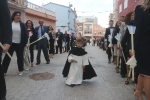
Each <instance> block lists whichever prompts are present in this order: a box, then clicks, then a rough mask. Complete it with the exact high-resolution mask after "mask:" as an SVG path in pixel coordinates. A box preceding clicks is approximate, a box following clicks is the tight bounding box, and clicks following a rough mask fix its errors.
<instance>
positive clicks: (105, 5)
mask: <svg viewBox="0 0 150 100" xmlns="http://www.w3.org/2000/svg"><path fill="white" fill-rule="evenodd" d="M28 1H29V2H32V3H34V4H37V5H40V6H41V5H42V3H43V4H47V3H49V2H53V3H57V4H61V5H65V6H69V2H70V4H72V5H73V7H72V8H75V9H76V11H77V15H78V16H93V15H94V16H96V17H98V23H99V24H100V25H102V26H103V27H107V26H108V16H109V14H110V13H111V12H113V0H28ZM106 11H107V12H106ZM99 12H102V13H99Z"/></svg>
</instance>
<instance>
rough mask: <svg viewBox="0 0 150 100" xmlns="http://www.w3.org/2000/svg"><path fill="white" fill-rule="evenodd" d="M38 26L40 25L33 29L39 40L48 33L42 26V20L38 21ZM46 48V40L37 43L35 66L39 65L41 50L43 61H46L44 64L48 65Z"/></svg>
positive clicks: (45, 27) (46, 28)
mask: <svg viewBox="0 0 150 100" xmlns="http://www.w3.org/2000/svg"><path fill="white" fill-rule="evenodd" d="M39 24H40V26H38V27H36V28H35V32H36V35H37V38H41V37H42V36H43V35H44V33H48V27H47V26H44V25H43V24H44V21H43V19H40V20H39ZM47 46H48V40H47V38H44V39H42V40H40V41H38V42H37V49H38V54H37V63H36V65H39V64H40V63H41V59H40V58H41V50H43V53H44V56H45V60H46V61H47V63H46V64H49V63H50V59H49V55H48V50H47Z"/></svg>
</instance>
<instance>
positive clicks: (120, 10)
mask: <svg viewBox="0 0 150 100" xmlns="http://www.w3.org/2000/svg"><path fill="white" fill-rule="evenodd" d="M121 12H122V4H120V5H119V13H121Z"/></svg>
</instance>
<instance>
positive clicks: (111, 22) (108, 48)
mask: <svg viewBox="0 0 150 100" xmlns="http://www.w3.org/2000/svg"><path fill="white" fill-rule="evenodd" d="M113 24H114V21H113V20H110V21H109V25H110V27H108V28H106V32H105V46H106V47H107V54H108V63H111V57H112V54H111V48H110V47H109V43H110V42H109V40H108V35H112V34H113V31H114V27H113Z"/></svg>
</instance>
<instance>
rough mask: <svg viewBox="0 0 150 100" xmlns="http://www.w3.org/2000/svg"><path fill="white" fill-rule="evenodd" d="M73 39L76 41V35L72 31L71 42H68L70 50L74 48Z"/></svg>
mask: <svg viewBox="0 0 150 100" xmlns="http://www.w3.org/2000/svg"><path fill="white" fill-rule="evenodd" d="M75 41H76V37H75V35H74V33H72V34H71V42H70V45H71V50H72V49H73V48H74V46H75Z"/></svg>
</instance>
